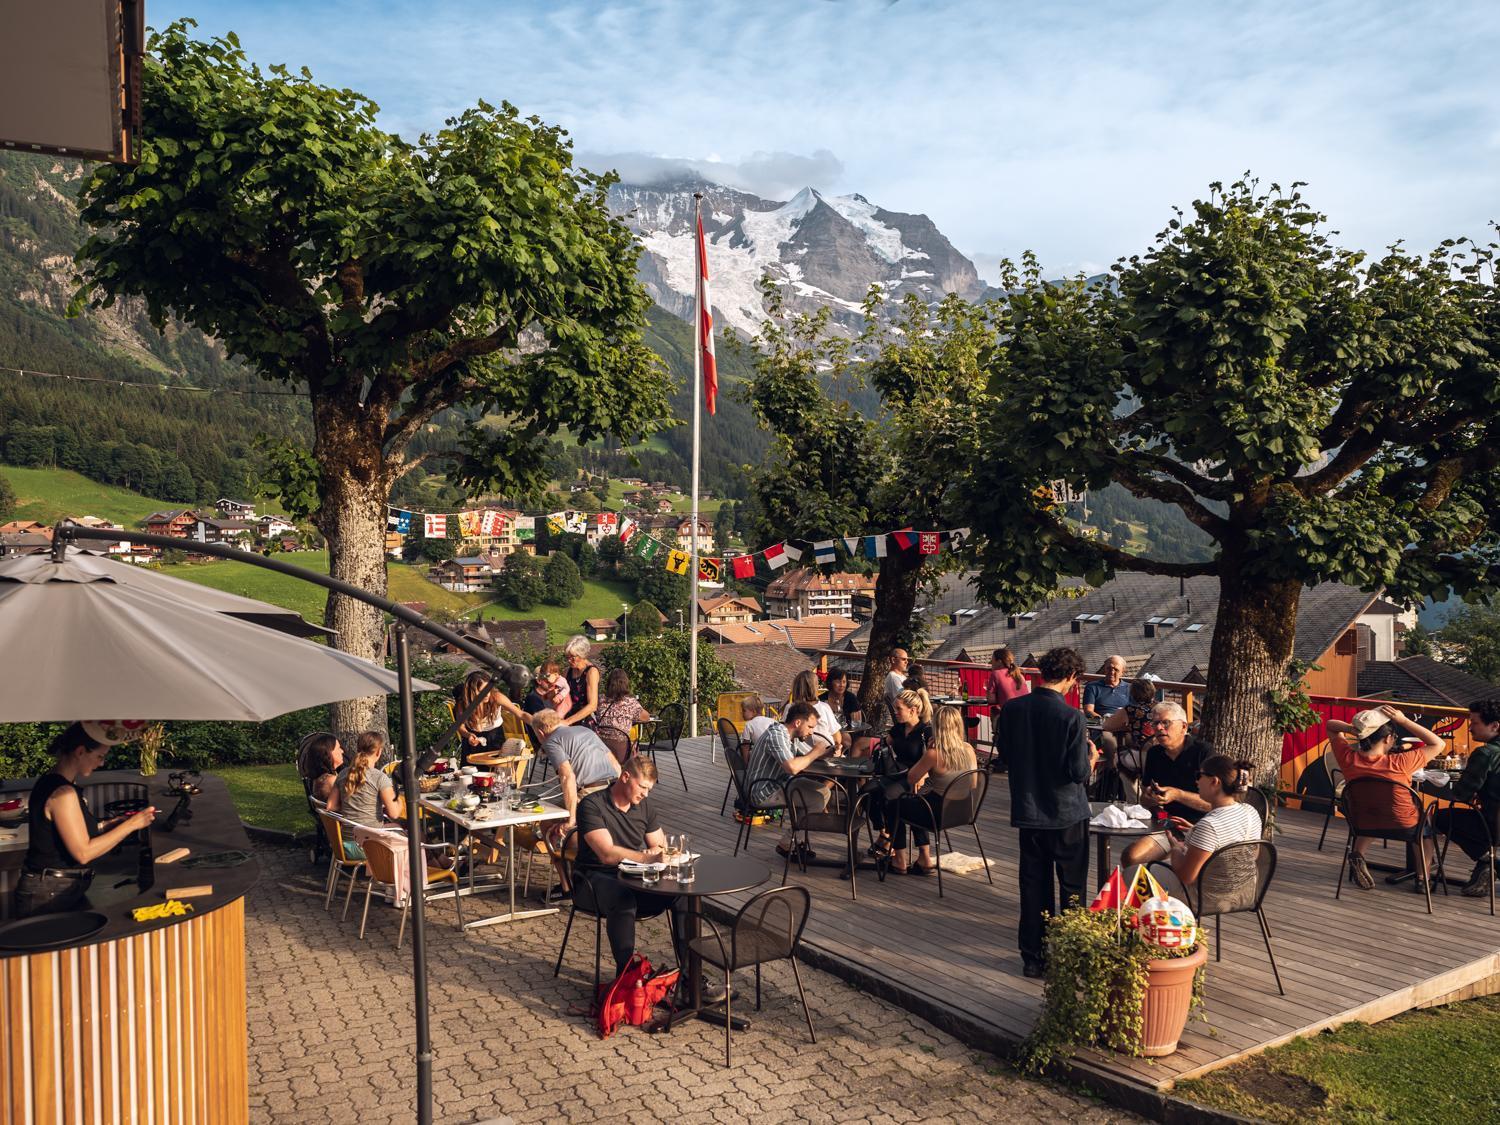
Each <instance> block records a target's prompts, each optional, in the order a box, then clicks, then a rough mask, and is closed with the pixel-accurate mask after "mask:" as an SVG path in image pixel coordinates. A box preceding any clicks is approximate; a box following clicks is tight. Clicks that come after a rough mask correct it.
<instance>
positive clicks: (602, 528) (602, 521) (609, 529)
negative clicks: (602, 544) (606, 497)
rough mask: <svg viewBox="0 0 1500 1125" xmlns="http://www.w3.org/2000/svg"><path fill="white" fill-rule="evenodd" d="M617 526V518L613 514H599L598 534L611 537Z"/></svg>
mask: <svg viewBox="0 0 1500 1125" xmlns="http://www.w3.org/2000/svg"><path fill="white" fill-rule="evenodd" d="M618 526H619V517H618V516H616V515H615V514H614V513H613V512H600V513H599V534H600V535H613V534H614V533H615V528H616V527H618Z"/></svg>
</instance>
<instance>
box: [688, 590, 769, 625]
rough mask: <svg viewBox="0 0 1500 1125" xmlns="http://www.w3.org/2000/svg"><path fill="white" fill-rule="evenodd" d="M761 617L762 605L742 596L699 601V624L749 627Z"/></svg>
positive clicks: (700, 599) (732, 595)
mask: <svg viewBox="0 0 1500 1125" xmlns="http://www.w3.org/2000/svg"><path fill="white" fill-rule="evenodd" d="M760 615H761V608H760V603H759V602H758V601H756V600H755V599H754V598H751V597H746V596H744V595H740V594H725V595H723V596H721V597H717V598H699V599H698V624H700V625H748V624H749V623H750V622H752V621H754V620H755V619H756V618H757V617H759V616H760Z"/></svg>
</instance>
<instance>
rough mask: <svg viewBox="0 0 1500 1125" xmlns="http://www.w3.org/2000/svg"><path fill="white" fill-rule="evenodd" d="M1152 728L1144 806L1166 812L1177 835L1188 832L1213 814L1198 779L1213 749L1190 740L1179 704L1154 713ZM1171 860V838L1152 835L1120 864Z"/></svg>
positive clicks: (1143, 779)
mask: <svg viewBox="0 0 1500 1125" xmlns="http://www.w3.org/2000/svg"><path fill="white" fill-rule="evenodd" d="M1151 727H1152V730H1153V732H1154V733H1155V735H1156V741H1155V742H1154V743H1153V744H1152V745H1151V747H1150V749H1148V750H1147V751H1146V762H1145V765H1144V766H1143V767H1142V768H1141V804H1143V805H1145V806H1146V807H1147V808H1149V809H1152V810H1156V809H1165V810H1166V813H1167V817H1168V819H1169V821H1170V823H1171V824H1172V826H1173V829H1174V830H1175V831H1177V832H1186V831H1188V830H1190V829H1191V827H1192V825H1195V824H1197V823H1198V822H1199V821H1200V820H1202V819H1203V814H1204V813H1206V812H1208V810H1209V807H1210V806H1209V803H1208V802H1207V801H1205V800H1204V799H1203V798H1202V797H1200V796H1199V795H1198V774H1199V772H1200V771H1201V770H1202V768H1203V763H1204V761H1206V760H1207V759H1208V758H1209V757H1210V756H1211V755H1212V754H1213V753H1214V749H1213V747H1212V746H1210V745H1209V744H1208V743H1206V742H1204V741H1203V740H1202V739H1201V738H1197V737H1189V735H1188V721H1187V712H1186V711H1184V710H1183V709H1182V705H1181V704H1180V703H1171V702H1168V703H1158V704H1157V705H1156V706H1155V707H1153V708H1152V709H1151ZM1171 854H1172V834H1171V832H1153V833H1152V834H1151V835H1149V836H1143V837H1142V838H1141V839H1139V840H1137V841H1136V842H1135V843H1133V844H1131V845H1130V847H1128V848H1126V849H1125V854H1124V856H1123V857H1121V862H1122V863H1126V864H1137V863H1151V862H1153V861H1155V860H1158V859H1166V858H1167V857H1168V856H1170V855H1171Z"/></svg>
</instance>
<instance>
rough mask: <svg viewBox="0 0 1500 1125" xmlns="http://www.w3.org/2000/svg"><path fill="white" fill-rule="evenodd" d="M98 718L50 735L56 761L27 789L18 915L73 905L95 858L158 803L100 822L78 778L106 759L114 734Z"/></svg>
mask: <svg viewBox="0 0 1500 1125" xmlns="http://www.w3.org/2000/svg"><path fill="white" fill-rule="evenodd" d="M111 733H113V732H112V731H110V730H109V729H108V728H106V727H105V726H103V725H102V724H95V723H74V724H73V725H72V726H70V727H68V729H67V730H65V731H63V732H62V734H60V735H58V736H57V737H56V738H55V739H53V740H52V745H51V746H50V747H49V750H50V751H51V752H52V753H53V754H54V755H55V756H56V758H57V764H56V765H54V766H53V767H52V769H51V771H50V772H49V773H47V774H46V775H44V776H43V777H41V778H38V779H37V783H36V784H35V785H34V786H32V789H31V839H30V843H29V846H28V848H27V849H26V861H25V863H24V865H23V866H22V869H21V882H20V885H19V886H17V888H16V901H15V907H16V909H15V913H16V916H17V917H26V916H27V915H31V914H49V913H56V912H59V911H66V910H76V909H78V908H79V907H80V906H82V905H83V901H84V895H86V894H87V893H88V889H89V883H90V882H91V881H92V880H93V877H94V869H93V866H92V865H93V863H94V861H95V860H97V859H98V858H99V857H100V856H104V855H108V854H109V852H110V851H112V850H113V849H114V847H115V845H117V844H118V843H120V841H122V840H124V839H125V838H126V837H127V836H129V835H130V834H131V833H132V832H137V831H139V830H140V829H142V828H146V827H149V826H150V824H151V821H152V819H153V818H154V817H155V816H156V809H154V808H146V809H142V810H141V811H140V812H137V813H131V814H130V815H128V816H119V817H115V818H114V819H112V820H108V821H105V822H104V823H102V824H101V823H100V822H99V821H98V820H97V819H96V818H95V817H94V814H93V812H92V811H91V810H90V809H89V805H88V801H87V800H86V799H85V798H84V796H83V794H82V793H81V792H80V791H79V789H78V785H77V782H78V781H79V780H80V779H82V778H85V777H88V775H89V774H91V773H93V772H94V771H95V770H96V769H98V768H99V767H100V766H102V765H103V764H104V756H105V755H106V754H107V753H108V752H109V748H110V747H111V746H113V745H115V744H116V743H117V742H121V741H123V740H124V739H123V738H112V737H111Z"/></svg>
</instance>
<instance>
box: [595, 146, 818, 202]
mask: <svg viewBox="0 0 1500 1125" xmlns="http://www.w3.org/2000/svg"><path fill="white" fill-rule="evenodd" d="M577 161H578V163H579V164H580V165H582V166H583V167H585V168H587V169H589V170H590V171H591V172H605V171H609V170H611V169H613V170H614V171H616V172H618V173H619V174H620V178H621V179H622V180H624V181H625V182H626V183H630V184H640V185H642V186H649V185H651V184H661V183H668V182H671V181H673V180H680V179H683V178H690V177H700V176H701V177H702V178H703V179H706V180H711V181H712V182H714V183H716V184H723V185H725V186H726V187H732V188H738V189H739V190H741V191H748V192H752V193H753V194H755V195H759V196H761V197H762V198H764V199H776V200H780V199H787V198H789V197H791V196H793V195H795V194H796V193H797V192H798V191H800V190H801V189H802V188H804V187H808V186H812V187H818V188H829V189H832V188H834V187H836V186H838V183H839V180H840V178H841V177H842V176H843V174H844V163H843V161H841V160H840V159H839V158H838V157H837V156H835V155H834V154H833V153H832V152H829V151H828V150H827V149H826V148H820V149H817V150H816V151H814V152H813V153H811V154H810V155H803V154H801V153H796V152H752V153H751V154H750V155H749V156H746V157H744V158H742V159H740V160H724V159H721V158H719V157H713V156H710V157H702V158H696V157H678V156H658V155H655V154H652V153H646V152H579V153H578V157H577Z"/></svg>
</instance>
